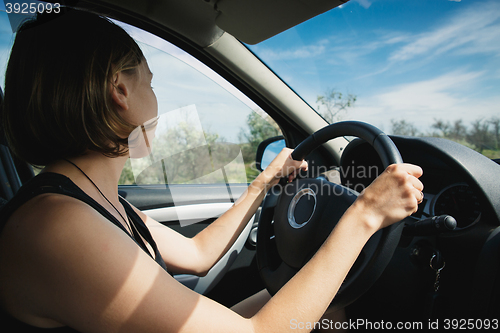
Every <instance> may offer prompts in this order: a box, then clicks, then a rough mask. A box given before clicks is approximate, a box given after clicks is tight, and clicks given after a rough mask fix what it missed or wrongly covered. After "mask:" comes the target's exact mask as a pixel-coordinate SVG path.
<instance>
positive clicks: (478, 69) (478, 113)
mask: <svg viewBox="0 0 500 333" xmlns="http://www.w3.org/2000/svg"><path fill="white" fill-rule="evenodd" d="M248 47H249V48H250V49H251V50H252V51H253V52H254V53H255V54H256V55H257V56H259V57H260V58H261V59H262V61H264V62H265V63H266V64H267V65H268V66H269V67H270V68H271V69H272V70H274V71H275V73H276V74H277V75H279V76H280V77H281V78H282V79H283V80H284V81H285V82H287V83H288V84H289V85H290V86H291V87H292V88H293V89H294V90H295V91H296V92H297V93H298V94H299V95H300V96H301V97H302V98H303V99H304V100H305V101H306V102H308V103H309V104H310V105H311V107H313V108H314V109H316V110H317V111H318V112H319V113H320V114H322V115H323V117H324V118H325V119H326V120H327V121H329V122H336V121H339V120H360V121H365V122H368V123H371V124H373V125H375V126H377V127H379V128H381V129H382V130H384V131H385V132H386V133H388V134H398V135H412V136H439V137H445V138H448V139H452V140H455V141H458V142H460V143H462V144H465V145H467V146H470V147H472V148H474V149H476V150H477V151H480V152H481V153H483V154H484V155H486V156H488V157H491V158H499V157H500V153H499V141H500V140H499V134H500V112H499V111H500V110H499V108H500V2H499V1H466V0H463V1H461V0H450V1H448V0H405V1H399V0H351V1H350V2H348V3H346V4H344V5H342V6H340V7H337V8H335V9H333V10H331V11H329V12H327V13H324V14H322V15H319V16H317V17H315V18H313V19H311V20H309V21H306V22H304V23H302V24H300V25H299V26H297V27H295V28H292V29H290V30H288V31H285V32H283V33H281V34H279V35H277V36H275V37H273V38H270V39H269V40H266V41H264V42H262V43H259V44H257V45H248Z"/></svg>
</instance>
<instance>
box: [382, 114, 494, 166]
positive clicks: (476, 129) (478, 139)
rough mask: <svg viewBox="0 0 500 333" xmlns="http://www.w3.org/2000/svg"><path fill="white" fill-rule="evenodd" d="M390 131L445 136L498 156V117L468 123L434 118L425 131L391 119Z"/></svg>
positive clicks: (402, 133)
mask: <svg viewBox="0 0 500 333" xmlns="http://www.w3.org/2000/svg"><path fill="white" fill-rule="evenodd" d="M391 133H392V134H394V135H409V136H432V137H439V138H445V139H448V140H452V141H455V142H458V143H460V144H463V145H465V146H467V147H470V148H472V149H474V150H476V151H478V152H480V153H481V154H483V155H485V156H487V157H489V158H500V118H499V117H490V118H478V119H476V120H474V121H472V122H471V123H470V124H468V125H467V124H466V123H465V122H464V121H463V120H462V119H457V120H454V121H446V120H442V119H434V122H433V123H432V124H431V126H430V128H429V129H428V130H427V131H425V132H422V131H420V130H419V129H418V128H417V127H416V126H415V125H414V124H412V123H411V122H408V121H406V120H404V119H400V120H395V119H392V120H391Z"/></svg>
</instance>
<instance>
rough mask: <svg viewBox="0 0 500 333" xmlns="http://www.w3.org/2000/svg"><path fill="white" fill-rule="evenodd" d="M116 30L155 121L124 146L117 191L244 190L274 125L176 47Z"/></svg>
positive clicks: (275, 128) (143, 34) (140, 33)
mask: <svg viewBox="0 0 500 333" xmlns="http://www.w3.org/2000/svg"><path fill="white" fill-rule="evenodd" d="M119 24H120V25H122V26H123V27H124V28H125V30H127V31H128V32H129V34H130V35H132V37H134V38H135V39H136V40H137V41H138V43H139V45H140V46H141V48H142V50H143V52H144V55H145V57H146V59H147V61H148V65H149V67H150V69H151V71H152V73H153V81H152V86H153V88H154V92H155V94H156V97H157V100H158V115H159V116H158V118H157V119H156V118H155V119H152V120H151V121H149V122H148V123H146V124H144V126H141V127H139V128H137V129H136V130H135V131H134V132H133V133H132V134H131V136H130V138H129V145H130V147H131V148H130V151H131V158H130V159H129V161H128V162H127V164H126V167H125V169H124V171H123V173H122V176H121V179H120V184H122V185H128V184H137V185H149V184H213V183H247V182H250V181H252V180H253V179H254V178H255V177H256V176H257V175H258V171H257V169H256V168H255V153H256V150H257V146H258V144H259V143H260V142H261V141H262V140H264V139H266V138H268V137H272V136H276V135H280V134H281V132H280V129H279V127H278V126H277V124H276V123H275V122H274V121H273V120H272V119H271V118H270V117H269V116H268V115H267V114H265V113H264V112H263V111H262V110H261V109H260V108H259V107H258V106H257V105H256V104H255V103H254V102H252V101H251V100H250V99H249V98H248V97H246V96H245V95H244V94H242V93H241V92H240V91H239V90H237V89H236V88H235V87H234V86H232V85H231V84H230V83H228V82H227V81H226V80H224V79H223V78H222V77H221V76H219V75H218V74H217V73H215V72H214V71H213V70H211V69H210V68H209V67H207V66H206V65H204V64H203V63H201V62H200V61H198V60H197V59H195V58H194V57H192V56H191V55H189V54H188V53H186V52H184V51H183V50H181V49H179V48H177V47H176V46H174V45H172V44H170V43H168V42H166V41H164V40H162V39H160V38H158V37H156V36H154V35H151V34H149V33H147V32H144V31H142V30H140V29H137V28H134V27H130V26H128V25H124V24H122V23H119Z"/></svg>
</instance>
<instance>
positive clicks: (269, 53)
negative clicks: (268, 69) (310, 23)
mask: <svg viewBox="0 0 500 333" xmlns="http://www.w3.org/2000/svg"><path fill="white" fill-rule="evenodd" d="M327 43H328V42H327V41H326V40H322V41H320V42H318V43H316V44H313V45H302V46H300V47H297V48H294V49H288V50H278V51H277V50H271V49H262V50H260V51H259V57H260V58H262V59H263V60H265V61H273V60H292V59H293V60H295V59H305V58H311V57H316V56H319V55H322V54H324V53H325V51H326V44H327Z"/></svg>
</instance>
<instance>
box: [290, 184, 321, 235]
mask: <svg viewBox="0 0 500 333" xmlns="http://www.w3.org/2000/svg"><path fill="white" fill-rule="evenodd" d="M316 204H317V199H316V192H314V191H313V190H312V189H311V188H305V189H302V190H300V191H299V192H297V194H295V196H294V197H293V199H292V201H291V202H290V205H289V206H288V223H289V224H290V226H291V227H292V228H295V229H300V228H302V227H303V226H305V225H306V224H307V223H308V222H309V221H310V220H311V217H312V216H313V215H314V212H315V211H316Z"/></svg>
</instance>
